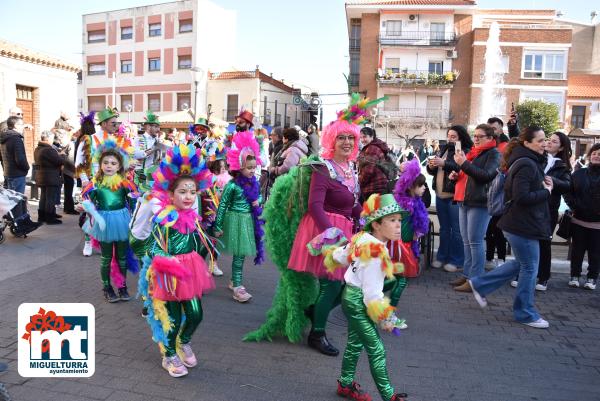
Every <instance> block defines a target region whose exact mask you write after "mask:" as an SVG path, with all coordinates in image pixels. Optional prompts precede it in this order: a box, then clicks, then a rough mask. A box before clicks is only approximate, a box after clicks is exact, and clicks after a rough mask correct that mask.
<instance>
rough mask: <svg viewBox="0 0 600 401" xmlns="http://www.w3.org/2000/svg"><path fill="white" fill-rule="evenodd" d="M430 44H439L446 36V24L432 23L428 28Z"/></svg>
mask: <svg viewBox="0 0 600 401" xmlns="http://www.w3.org/2000/svg"><path fill="white" fill-rule="evenodd" d="M429 32H430V35H431V41H432V42H441V41H443V40H444V36H445V34H446V24H444V23H443V22H432V23H431V26H430V27H429Z"/></svg>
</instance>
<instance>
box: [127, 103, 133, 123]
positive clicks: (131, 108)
mask: <svg viewBox="0 0 600 401" xmlns="http://www.w3.org/2000/svg"><path fill="white" fill-rule="evenodd" d="M125 110H126V111H127V121H129V122H131V111H132V110H133V107H132V106H131V104H127V106H125Z"/></svg>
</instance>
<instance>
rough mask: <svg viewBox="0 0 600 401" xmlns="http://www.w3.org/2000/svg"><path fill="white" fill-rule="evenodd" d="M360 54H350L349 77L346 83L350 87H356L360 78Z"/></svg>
mask: <svg viewBox="0 0 600 401" xmlns="http://www.w3.org/2000/svg"><path fill="white" fill-rule="evenodd" d="M359 71H360V53H359V52H350V77H349V79H348V81H349V82H348V83H349V85H350V86H357V85H358V79H359V76H360V72H359Z"/></svg>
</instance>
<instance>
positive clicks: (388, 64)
mask: <svg viewBox="0 0 600 401" xmlns="http://www.w3.org/2000/svg"><path fill="white" fill-rule="evenodd" d="M385 71H386V72H388V71H391V72H393V73H394V74H397V73H399V72H400V59H399V58H386V59H385Z"/></svg>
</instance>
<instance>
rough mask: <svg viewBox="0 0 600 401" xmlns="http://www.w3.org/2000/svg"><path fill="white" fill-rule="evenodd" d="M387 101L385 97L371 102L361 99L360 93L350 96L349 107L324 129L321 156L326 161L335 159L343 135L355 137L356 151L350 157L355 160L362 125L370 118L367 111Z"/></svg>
mask: <svg viewBox="0 0 600 401" xmlns="http://www.w3.org/2000/svg"><path fill="white" fill-rule="evenodd" d="M386 99H387V97H385V96H384V97H382V98H379V99H375V100H369V99H368V98H364V99H361V96H360V94H359V93H353V94H352V95H351V96H350V104H349V105H348V107H347V108H345V109H343V110H340V111H338V112H337V117H338V118H337V120H335V121H332V122H330V123H329V124H328V125H327V126H326V127H325V128H323V135H322V136H321V148H322V154H321V156H323V158H324V159H331V158H333V152H334V150H335V141H336V138H337V137H338V136H339V135H341V134H350V135H352V136H353V137H354V149H353V150H352V154H351V155H350V160H355V159H356V156H357V155H358V142H359V138H360V128H361V127H360V124H362V123H364V122H365V121H366V117H367V116H368V113H367V109H368V108H369V107H371V106H374V105H376V104H377V103H379V102H383V101H384V100H386Z"/></svg>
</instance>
